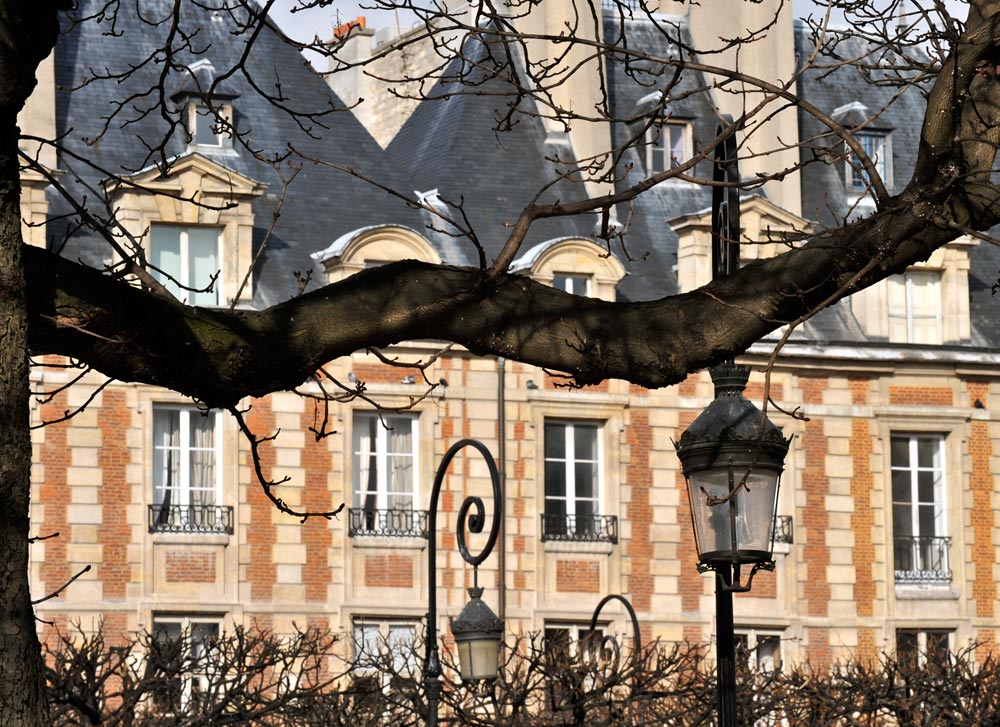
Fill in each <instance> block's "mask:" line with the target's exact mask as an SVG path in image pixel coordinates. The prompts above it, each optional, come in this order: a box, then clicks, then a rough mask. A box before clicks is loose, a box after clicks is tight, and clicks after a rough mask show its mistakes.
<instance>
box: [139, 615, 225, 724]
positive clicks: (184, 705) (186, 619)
mask: <svg viewBox="0 0 1000 727" xmlns="http://www.w3.org/2000/svg"><path fill="white" fill-rule="evenodd" d="M223 621H224V616H219V615H202V614H184V613H181V614H176V613H154V614H153V617H152V627H151V630H150V634H151V636H152V638H153V640H154V641H156V640H157V632H158V630H157V625H158V624H164V623H171V624H178V625H179V626H180V633H181V637H182V638H186V640H187V644H186V645H187V647H188V649H190V648H192V647H193V646H194V641H192V637H191V634H192V630H191V629H192V626H195V625H199V624H209V625H214V626H215V627H216V633H215V635H214V636H209V637H208V638H221V637H222V635H223V633H224V631H223ZM202 645H204V642H202ZM183 658H184V659H188V660H190V662H191V663H192V664H193V663H194V658H193V656H192V654H191V653H190V652H188V653H185V654H184V655H183ZM209 676H210V674H209V670H208V669H207V668H206V669H204V670H203V671H202V670H199V672H198V673H194V672H193V671H188V670H185V671H184V673H182V674H181V675H179V679H180V681H181V688H180V695H179V703H178V707H179V708H180V710H181V711H182V712H186V711H187V710H188V709H189V708H190V707H191V705H192V702H193V695H194V685H195V682H196V681H197V682H199V684H200V691H201V693H202V694H205V693H207V692H208V686H209V683H208V680H209ZM154 703H155V698H154Z"/></svg>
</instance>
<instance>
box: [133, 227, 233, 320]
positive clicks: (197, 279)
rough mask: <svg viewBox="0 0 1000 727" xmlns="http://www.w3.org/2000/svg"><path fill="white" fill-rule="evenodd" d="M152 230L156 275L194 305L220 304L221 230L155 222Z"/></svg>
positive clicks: (150, 253)
mask: <svg viewBox="0 0 1000 727" xmlns="http://www.w3.org/2000/svg"><path fill="white" fill-rule="evenodd" d="M149 234H150V251H149V262H150V264H151V265H152V266H153V267H154V271H153V275H154V276H155V277H156V279H157V280H159V281H160V282H161V283H163V284H164V285H165V286H166V287H167V290H169V291H170V292H171V293H173V294H174V295H176V296H177V297H178V298H179V299H180V300H184V301H187V302H188V303H189V304H191V305H203V306H216V305H219V285H220V281H219V280H218V279H216V278H217V275H218V273H219V230H218V229H216V228H214V227H180V226H177V225H153V226H152V229H151V230H150V233H149ZM213 279H215V284H214V285H212V288H211V290H208V287H209V285H211V284H212V281H213Z"/></svg>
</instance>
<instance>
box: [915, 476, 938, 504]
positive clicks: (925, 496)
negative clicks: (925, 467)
mask: <svg viewBox="0 0 1000 727" xmlns="http://www.w3.org/2000/svg"><path fill="white" fill-rule="evenodd" d="M937 479H938V478H937V474H936V473H934V472H917V499H918V500H919V501H920V502H934V500H935V497H934V495H935V493H934V490H935V487H934V485H935V484H936V483H937Z"/></svg>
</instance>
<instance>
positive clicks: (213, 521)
mask: <svg viewBox="0 0 1000 727" xmlns="http://www.w3.org/2000/svg"><path fill="white" fill-rule="evenodd" d="M148 515H149V532H151V533H225V534H227V535H232V534H233V508H231V507H229V506H224V505H150V506H149V512H148Z"/></svg>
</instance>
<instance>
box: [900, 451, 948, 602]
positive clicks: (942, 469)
mask: <svg viewBox="0 0 1000 727" xmlns="http://www.w3.org/2000/svg"><path fill="white" fill-rule="evenodd" d="M899 439H905V440H906V441H907V449H908V452H907V453H908V459H909V464H908V465H907V466H905V467H904V466H901V465H897V464H895V463H894V462H893V461H892V444H893V442H894V441H895V440H899ZM945 439H946V437H945V435H944V434H939V433H934V432H898V431H894V432H892V434H891V436H890V450H889V451H890V455H889V471H890V482H889V492H890V501H891V506H892V510H891V516H892V521H893V538H897V537H901V536H900V535H899V533H898V532H897V531H896V528H897V524H896V506H897V504H899V505H903V504H908V505H909V509H910V529H911V531H912V535H911V536H910V537H914V538H920V537H936V538H946V537H949V535H948V488H947V472H948V467H947V453H946V446H945V444H946V442H945ZM921 442H931V443H933V444H934V445H935V446H936V449H937V457H938V466H937V467H935V466H933V465H932V466H930V467H921V466H920V464H919V462H920V460H919V444H920V443H921ZM896 472H905V473H908V474H909V475H910V486H909V495H910V500H909V502H908V503H905V502H901V501H897V500H896V495H895V491H894V490H895V487H894V483H893V481H892V480H893V475H894V474H895V473H896ZM921 472H931V473H936V474H937V477H936V479H935V480H934V483H933V495H934V499H933V500H932V501H931V502H929V503H928V502H924V501H921V500H920V497H919V495H920V488H919V475H920V473H921ZM926 504H931V505H933V507H934V532H933V533H924V532H922V531H921V527H920V506H921V505H926ZM948 556H949V560H950V556H951V554H950V553H949V554H948ZM919 557H920V551H919V549H917V550H916V552H915V558H914V563H913V565H914V566H915V568H914V569H913V570H915V571H917V572H919V571H923V570H927V569H926V568H925V567H924V566H926V565H927V564H925V563H921V562H919ZM893 569H894V571H895V572H896V573H897V577H896V581H897V583H898V582H899V581H900V580H901V579H900V578H899V576H898V574H899V573H900V572H901V570H900V569H899V568H897V567H896V563H893ZM902 580H905V579H902Z"/></svg>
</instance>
